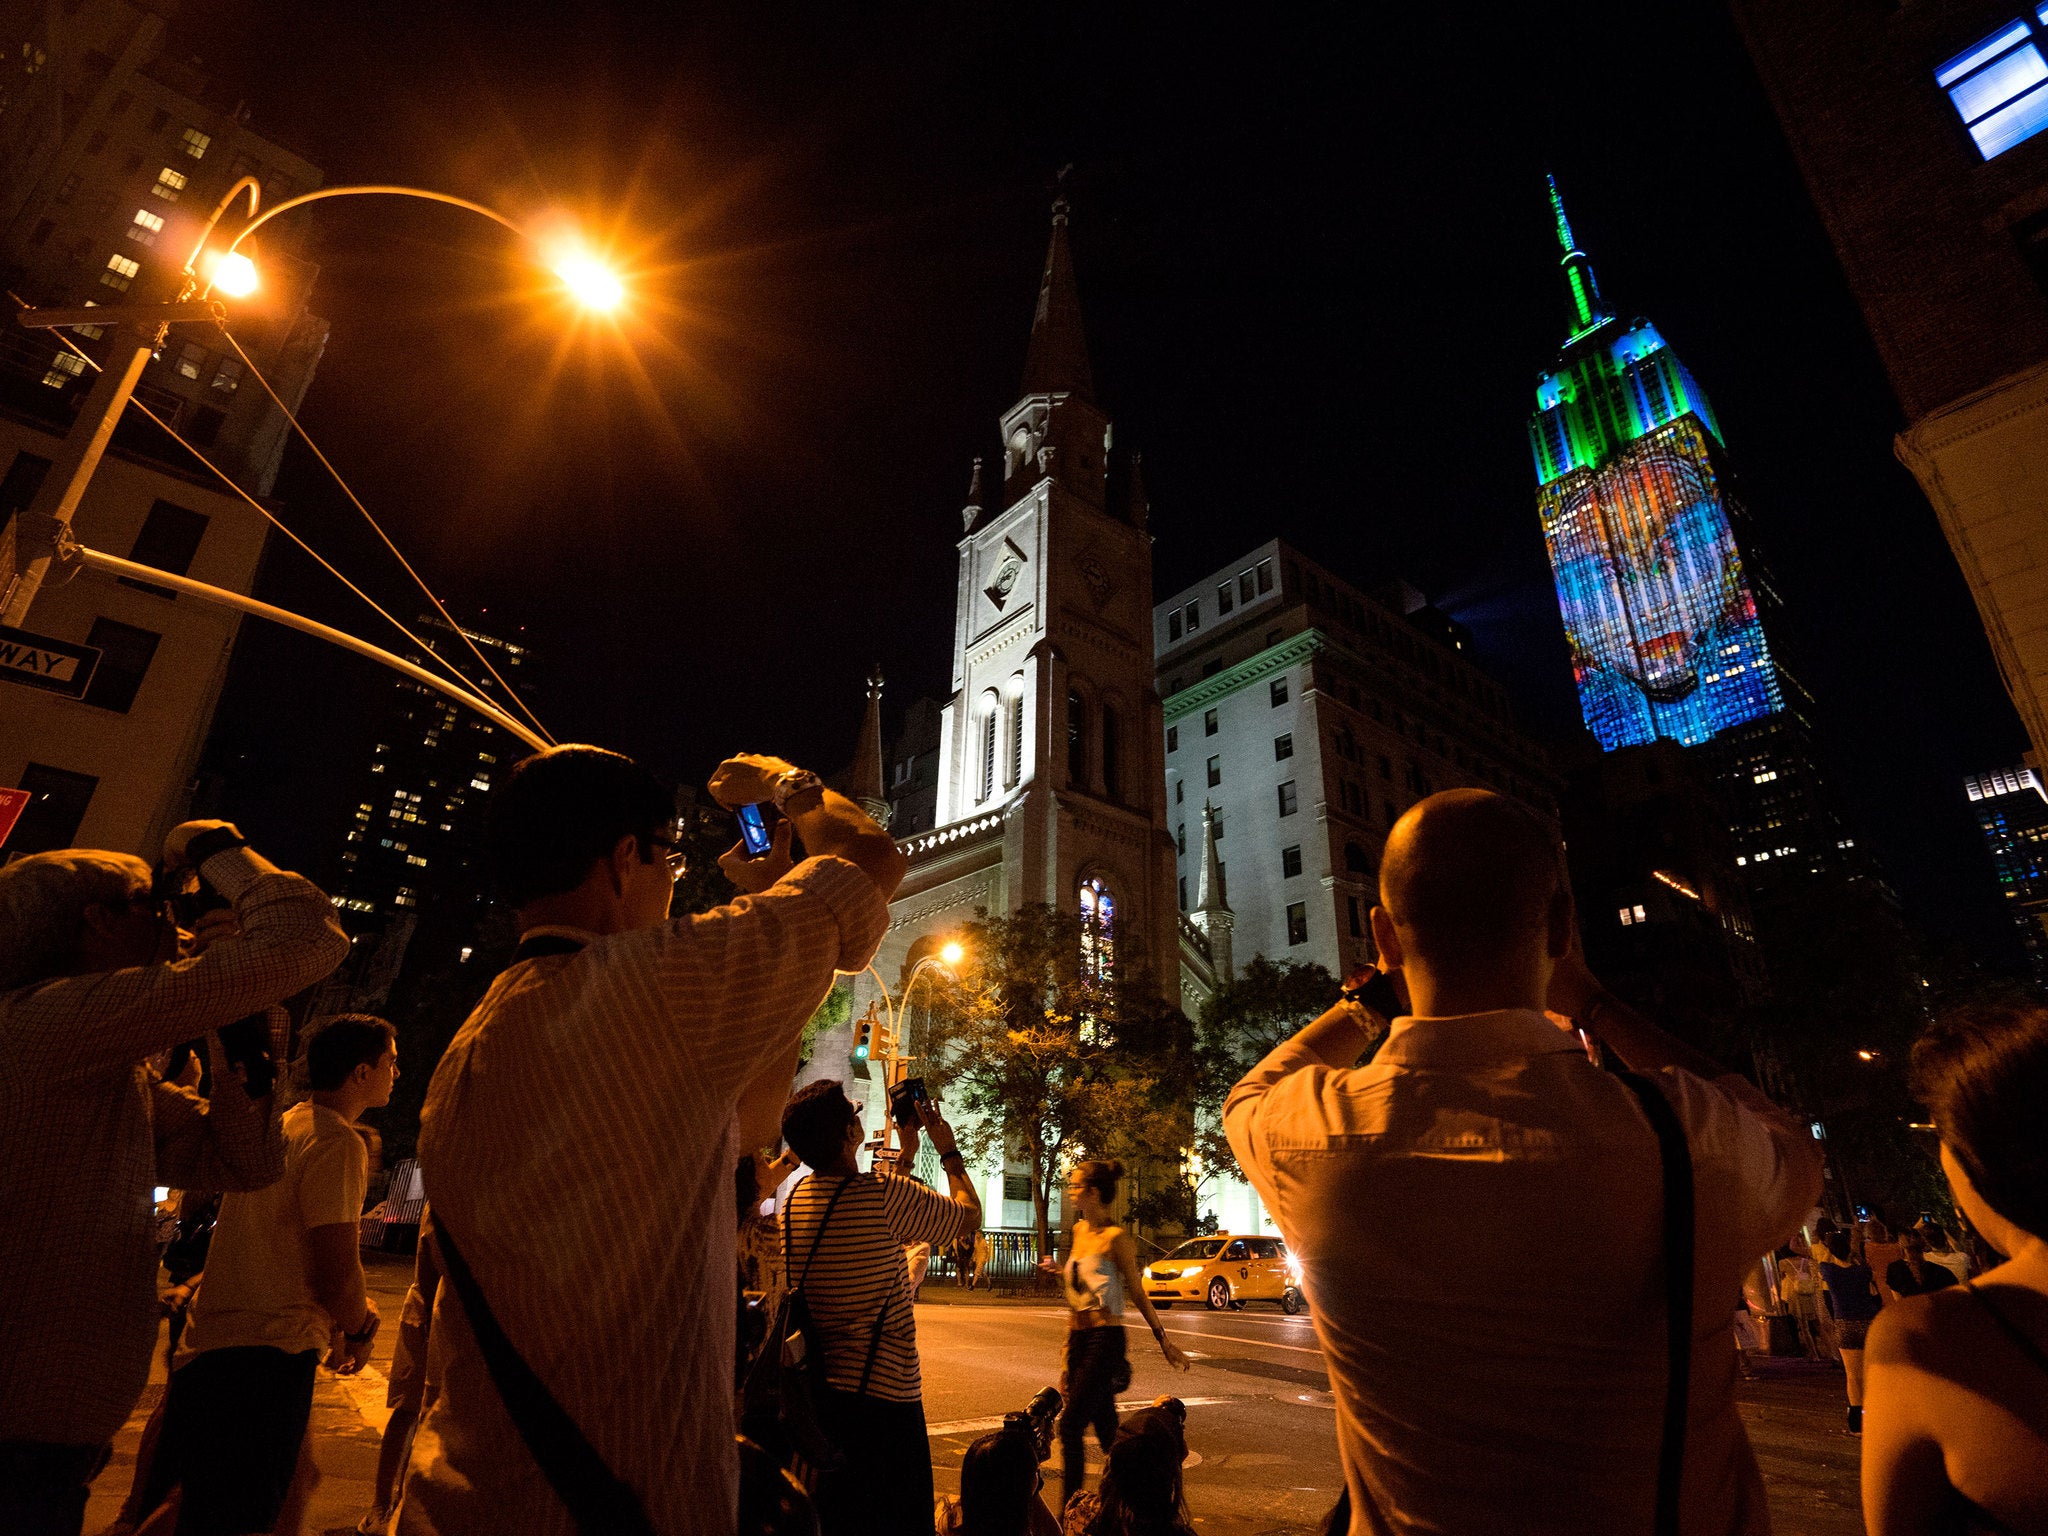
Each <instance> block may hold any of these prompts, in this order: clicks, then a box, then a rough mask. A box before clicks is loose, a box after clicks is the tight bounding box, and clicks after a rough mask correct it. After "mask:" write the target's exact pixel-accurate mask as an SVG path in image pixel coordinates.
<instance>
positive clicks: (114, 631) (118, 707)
mask: <svg viewBox="0 0 2048 1536" xmlns="http://www.w3.org/2000/svg"><path fill="white" fill-rule="evenodd" d="M162 639H163V636H162V635H159V634H156V633H155V632H153V631H151V630H147V629H137V628H136V627H135V626H134V625H132V624H117V623H115V622H114V621H113V620H112V619H94V620H93V621H92V633H91V634H89V635H87V636H86V637H85V643H86V644H87V645H90V646H94V647H96V648H97V649H98V650H99V652H100V664H99V665H98V666H97V667H95V668H93V673H92V682H91V684H90V685H88V686H87V688H86V690H85V702H86V703H88V704H97V705H98V706H99V707H100V708H101V709H111V710H112V711H114V713H116V714H119V715H125V714H127V713H128V709H129V706H131V705H132V704H134V702H135V695H136V693H137V691H138V690H140V689H141V687H142V678H143V674H144V673H146V672H148V671H149V664H150V662H151V661H152V660H153V659H155V657H156V648H157V643H158V642H159V641H160V640H162Z"/></svg>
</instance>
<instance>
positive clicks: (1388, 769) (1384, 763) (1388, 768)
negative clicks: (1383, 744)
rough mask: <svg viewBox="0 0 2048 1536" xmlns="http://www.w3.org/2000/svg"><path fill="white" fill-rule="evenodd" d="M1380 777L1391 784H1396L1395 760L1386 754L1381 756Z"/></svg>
mask: <svg viewBox="0 0 2048 1536" xmlns="http://www.w3.org/2000/svg"><path fill="white" fill-rule="evenodd" d="M1380 777H1381V778H1383V779H1385V780H1386V781H1387V782H1388V783H1389V784H1391V783H1393V782H1394V760H1393V759H1392V758H1391V757H1388V756H1387V755H1386V753H1384V752H1382V753H1381V754H1380Z"/></svg>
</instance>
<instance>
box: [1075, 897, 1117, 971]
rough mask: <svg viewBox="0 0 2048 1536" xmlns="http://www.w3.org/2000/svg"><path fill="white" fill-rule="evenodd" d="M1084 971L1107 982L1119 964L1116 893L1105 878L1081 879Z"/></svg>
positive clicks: (1082, 960)
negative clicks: (1117, 960) (1102, 880)
mask: <svg viewBox="0 0 2048 1536" xmlns="http://www.w3.org/2000/svg"><path fill="white" fill-rule="evenodd" d="M1080 894H1081V971H1082V974H1083V975H1085V976H1087V977H1088V978H1089V979H1090V980H1091V981H1095V982H1098V983H1099V982H1106V981H1108V980H1109V979H1110V976H1111V974H1112V973H1113V972H1114V970H1115V968H1116V897H1115V896H1113V895H1111V894H1110V890H1109V887H1108V886H1106V885H1104V884H1103V883H1102V882H1101V880H1099V879H1097V878H1095V877H1093V876H1090V877H1089V878H1088V879H1086V880H1083V881H1082V882H1081V893H1080Z"/></svg>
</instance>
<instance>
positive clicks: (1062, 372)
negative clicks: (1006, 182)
mask: <svg viewBox="0 0 2048 1536" xmlns="http://www.w3.org/2000/svg"><path fill="white" fill-rule="evenodd" d="M1067 213H1068V205H1067V197H1066V194H1065V193H1064V192H1062V193H1061V194H1060V195H1059V196H1058V197H1057V198H1055V199H1054V200H1053V205H1052V243H1051V244H1050V245H1048V246H1047V247H1046V251H1045V276H1044V277H1042V278H1041V279H1040V280H1039V284H1038V309H1037V311H1036V312H1035V313H1034V314H1033V315H1032V317H1031V349H1030V351H1028V352H1027V353H1026V354H1025V357H1024V393H1025V394H1027V395H1060V394H1064V395H1077V396H1079V397H1080V398H1081V399H1083V400H1093V399H1094V398H1095V375H1094V374H1093V372H1092V371H1091V370H1090V369H1089V367H1088V339H1087V337H1086V335H1085V334H1084V333H1083V332H1082V329H1081V296H1080V291H1079V289H1077V288H1076V287H1075V285H1074V258H1073V256H1072V255H1071V254H1070V253H1069V252H1068V250H1067Z"/></svg>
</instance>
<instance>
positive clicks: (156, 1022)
mask: <svg viewBox="0 0 2048 1536" xmlns="http://www.w3.org/2000/svg"><path fill="white" fill-rule="evenodd" d="M204 873H205V876H206V878H207V880H208V882H209V883H211V884H212V886H213V887H214V889H216V890H218V891H219V892H220V893H221V894H222V895H223V896H226V897H227V898H228V899H229V900H230V901H232V902H233V903H234V907H235V912H236V915H237V916H238V917H240V919H241V923H242V932H241V936H240V937H239V938H233V939H222V940H221V941H219V942H218V943H216V944H213V945H212V946H210V947H209V948H208V949H207V950H206V952H205V953H204V954H202V955H200V956H198V957H197V958H196V959H191V960H175V961H170V962H168V963H165V964H161V965H144V966H135V967H132V968H130V969H128V970H121V971H100V972H94V973H91V974H88V975H84V976H64V977H59V978H56V979H54V980H50V981H43V982H35V983H31V984H30V985H28V986H25V987H18V988H16V989H15V990H13V991H11V992H4V993H0V1061H4V1062H5V1063H6V1070H5V1071H4V1072H0V1168H5V1169H6V1170H7V1185H6V1192H7V1218H6V1221H5V1222H4V1224H0V1296H5V1297H6V1298H7V1307H6V1310H5V1313H4V1314H0V1440H40V1441H47V1442H52V1443H56V1444H60V1445H99V1444H104V1443H105V1442H107V1441H109V1440H112V1439H113V1438H114V1433H115V1431H117V1430H118V1429H119V1428H120V1427H121V1424H122V1421H123V1420H125V1419H126V1418H127V1417H128V1413H129V1411H130V1410H131V1409H132V1408H133V1407H134V1406H135V1400H136V1399H137V1398H138V1397H139V1396H140V1395H141V1393H142V1388H143V1384H144V1383H145V1382H146V1381H147V1380H148V1378H149V1353H150V1350H151V1349H152V1348H153V1347H154V1346H155V1343H156V1333H157V1323H158V1314H157V1306H156V1262H157V1252H156V1236H155V1202H154V1199H153V1198H152V1193H151V1191H152V1187H153V1186H154V1185H157V1184H169V1185H173V1186H175V1187H177V1188H181V1189H260V1188H262V1187H263V1186H264V1185H265V1184H268V1183H270V1182H272V1181H273V1180H275V1179H276V1178H277V1177H278V1175H279V1174H280V1173H282V1172H283V1170H284V1145H283V1142H282V1140H281V1139H280V1137H279V1134H278V1120H277V1111H276V1107H275V1104H274V1103H273V1102H271V1101H268V1100H266V1101H262V1102H258V1101H253V1100H251V1099H250V1098H249V1096H248V1095H247V1094H245V1093H243V1092H242V1091H241V1089H240V1088H239V1087H236V1086H232V1085H231V1086H230V1087H229V1088H228V1090H227V1091H225V1092H222V1093H220V1094H219V1095H218V1096H217V1097H216V1098H215V1099H214V1100H213V1101H212V1102H210V1103H209V1102H208V1101H207V1100H205V1099H202V1098H200V1097H199V1096H198V1095H197V1094H195V1093H193V1092H191V1091H190V1090H188V1089H184V1088H178V1087H174V1086H173V1085H171V1084H169V1083H166V1082H164V1081H163V1080H162V1079H161V1078H159V1077H158V1076H157V1075H156V1074H155V1073H154V1072H152V1071H150V1069H149V1068H148V1066H147V1065H145V1058H147V1057H148V1056H150V1055H152V1054H154V1053H155V1052H157V1051H161V1050H167V1049H169V1048H170V1047H171V1046H173V1045H176V1044H177V1043H178V1042H179V1041H181V1040H190V1039H191V1038H193V1037H194V1036H195V1035H199V1034H203V1033H205V1032H206V1031H208V1030H211V1029H216V1028H218V1027H219V1026H220V1025H223V1024H232V1023H233V1022H234V1021H235V1020H237V1019H240V1018H245V1017H247V1016H248V1015H249V1014H252V1013H256V1012H258V1011H260V1010H262V1009H266V1008H271V1007H272V1005H273V1004H275V1003H278V1002H280V1001H281V1000H282V999H284V998H287V997H289V996H291V995H292V994H293V993H294V992H297V991H299V990H300V989H301V988H304V987H308V986H311V985H312V984H313V983H314V982H316V981H318V980H319V979H320V978H321V977H323V976H325V975H326V974H327V973H328V972H330V971H332V970H333V969H334V968H335V966H337V965H339V964H340V963H341V961H342V959H343V957H344V956H346V955H347V953H348V939H347V937H346V936H345V935H344V934H343V933H342V931H341V929H340V927H339V926H338V925H337V924H336V923H335V921H334V909H333V908H332V906H330V905H329V903H328V900H327V898H326V897H325V896H323V895H322V894H321V893H320V892H319V890H318V889H317V888H315V887H314V886H313V885H312V884H311V883H310V882H308V881H306V880H302V879H301V878H299V876H297V875H288V874H283V873H280V872H279V871H278V870H276V869H273V868H272V867H271V866H270V864H269V863H268V862H266V861H265V860H264V859H262V858H260V857H258V856H257V855H256V854H254V853H251V852H250V851H249V850H248V849H246V848H230V849H227V850H224V851H223V852H220V853H217V854H215V855H214V856H213V857H212V858H210V859H208V860H207V861H206V865H205V869H204ZM283 1027H284V1014H283V1011H282V1010H281V1009H273V1010H272V1028H273V1030H274V1031H275V1032H277V1038H278V1042H279V1046H280V1048H281V1046H282V1030H283ZM208 1048H209V1050H210V1051H211V1052H212V1058H213V1067H214V1072H215V1081H216V1082H228V1081H229V1079H228V1078H227V1077H226V1075H225V1072H224V1064H223V1062H222V1061H221V1058H220V1055H219V1042H218V1041H215V1040H212V1039H210V1038H209V1040H208Z"/></svg>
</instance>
